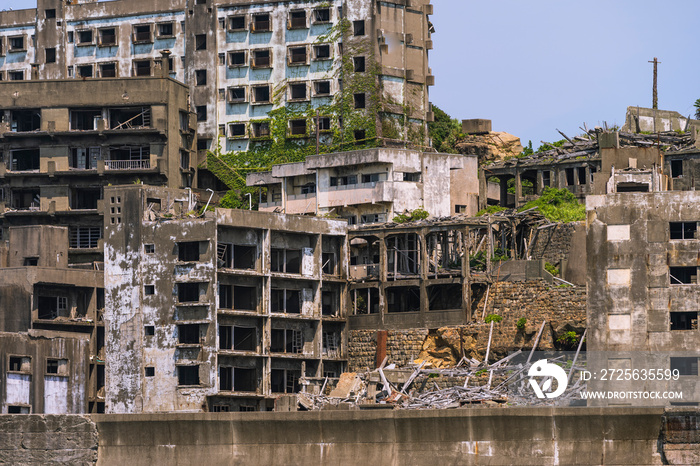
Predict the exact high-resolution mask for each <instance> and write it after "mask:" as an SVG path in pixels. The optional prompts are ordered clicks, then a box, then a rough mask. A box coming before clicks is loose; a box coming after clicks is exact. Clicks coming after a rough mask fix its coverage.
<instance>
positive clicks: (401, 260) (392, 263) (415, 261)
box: [386, 233, 420, 275]
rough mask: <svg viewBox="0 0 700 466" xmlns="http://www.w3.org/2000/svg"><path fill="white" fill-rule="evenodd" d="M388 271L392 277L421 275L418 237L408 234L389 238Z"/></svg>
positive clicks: (387, 243) (387, 244)
mask: <svg viewBox="0 0 700 466" xmlns="http://www.w3.org/2000/svg"><path fill="white" fill-rule="evenodd" d="M386 247H387V271H388V272H389V274H392V275H394V274H395V275H401V274H406V275H414V274H417V273H419V260H420V248H419V242H418V235H416V234H415V233H406V234H404V235H396V236H391V237H389V238H387V240H386Z"/></svg>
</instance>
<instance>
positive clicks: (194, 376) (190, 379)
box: [177, 366, 199, 385]
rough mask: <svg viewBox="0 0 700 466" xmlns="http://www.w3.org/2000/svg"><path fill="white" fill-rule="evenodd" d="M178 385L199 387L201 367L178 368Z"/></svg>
mask: <svg viewBox="0 0 700 466" xmlns="http://www.w3.org/2000/svg"><path fill="white" fill-rule="evenodd" d="M177 383H178V385H199V366H178V367H177Z"/></svg>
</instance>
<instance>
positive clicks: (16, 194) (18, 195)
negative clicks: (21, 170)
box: [10, 189, 41, 210]
mask: <svg viewBox="0 0 700 466" xmlns="http://www.w3.org/2000/svg"><path fill="white" fill-rule="evenodd" d="M10 201H11V202H10V204H11V205H12V207H13V208H14V209H17V210H25V209H29V210H39V207H40V206H41V198H40V196H39V189H16V190H12V191H11V192H10Z"/></svg>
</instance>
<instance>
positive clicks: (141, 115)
mask: <svg viewBox="0 0 700 466" xmlns="http://www.w3.org/2000/svg"><path fill="white" fill-rule="evenodd" d="M109 123H110V129H134V128H148V127H150V126H151V107H122V108H111V109H110V110H109Z"/></svg>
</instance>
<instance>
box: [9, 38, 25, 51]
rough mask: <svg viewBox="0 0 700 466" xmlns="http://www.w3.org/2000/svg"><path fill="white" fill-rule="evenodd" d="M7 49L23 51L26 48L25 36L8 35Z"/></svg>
mask: <svg viewBox="0 0 700 466" xmlns="http://www.w3.org/2000/svg"><path fill="white" fill-rule="evenodd" d="M7 49H8V51H9V52H21V51H24V50H26V47H25V45H24V36H14V37H8V39H7Z"/></svg>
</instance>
